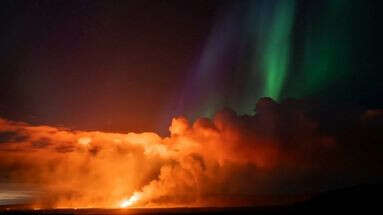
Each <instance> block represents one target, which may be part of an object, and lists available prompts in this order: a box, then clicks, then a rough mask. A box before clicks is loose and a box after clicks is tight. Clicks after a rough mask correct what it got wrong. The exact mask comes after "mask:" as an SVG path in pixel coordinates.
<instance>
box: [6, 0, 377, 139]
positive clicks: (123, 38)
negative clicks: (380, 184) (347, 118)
mask: <svg viewBox="0 0 383 215" xmlns="http://www.w3.org/2000/svg"><path fill="white" fill-rule="evenodd" d="M378 7H379V6H378V5H377V4H376V3H374V2H372V1H351V2H350V1H337V3H333V2H332V1H292V2H283V1H240V2H239V1H213V0H211V1H187V2H184V1H17V2H15V1H2V2H1V13H0V14H1V16H2V18H1V28H0V30H1V38H0V47H1V51H0V65H1V78H0V113H1V115H2V116H3V117H5V118H9V119H13V120H22V121H26V122H30V123H33V124H50V125H58V126H64V127H69V128H76V129H86V130H92V129H100V130H108V131H146V130H151V131H152V130H155V131H159V132H161V133H163V134H166V132H167V127H168V124H169V122H170V120H171V118H172V117H174V116H177V115H186V116H188V117H191V118H195V117H198V116H208V117H211V116H212V114H213V113H214V112H215V111H217V110H220V109H221V108H222V107H225V106H226V107H230V108H233V109H234V110H236V111H237V112H239V113H241V114H253V110H254V107H255V102H256V100H257V99H258V98H260V97H262V96H269V97H272V98H274V99H276V100H282V99H284V98H289V97H293V98H309V99H313V100H315V101H320V102H323V103H329V104H338V103H340V104H345V105H353V106H367V107H372V108H378V107H382V99H381V98H382V97H383V93H382V92H383V90H382V89H383V87H382V81H381V80H382V75H381V74H380V73H379V71H380V70H379V68H378V65H377V62H378V61H379V60H380V57H379V56H381V54H380V50H378V49H379V48H378V44H380V43H381V39H380V36H379V34H378V31H379V28H380V22H379V21H378V20H379V19H378V15H377V11H378Z"/></svg>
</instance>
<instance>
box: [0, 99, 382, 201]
mask: <svg viewBox="0 0 383 215" xmlns="http://www.w3.org/2000/svg"><path fill="white" fill-rule="evenodd" d="M255 111H256V114H255V115H253V116H238V115H237V114H236V113H235V112H233V111H231V110H227V109H226V110H222V111H220V112H218V113H216V114H215V116H214V117H213V119H207V118H200V119H197V120H196V121H195V122H194V123H190V122H188V120H187V119H186V118H185V117H178V118H174V119H173V120H172V123H171V126H170V128H169V130H170V136H169V137H165V138H162V137H160V136H158V135H157V134H155V133H140V134H137V133H128V134H120V133H105V132H98V131H92V132H89V131H73V130H67V129H64V128H55V127H50V126H31V125H29V124H25V123H18V122H12V121H7V120H5V119H0V180H1V181H0V182H1V183H0V185H1V186H2V187H0V198H1V196H2V195H3V196H4V195H6V194H7V192H8V194H10V193H12V192H11V191H6V189H5V188H7V187H9V186H10V185H11V184H13V185H14V184H22V185H23V186H26V187H28V186H29V187H30V189H29V190H28V189H26V188H25V189H26V190H25V192H24V194H28V195H30V201H32V202H33V203H34V204H35V205H37V206H39V207H120V206H124V207H125V206H177V205H189V206H190V205H196V206H197V205H210V206H217V205H228V204H230V205H244V204H257V203H262V204H263V203H267V201H266V200H265V199H267V198H266V197H268V196H274V197H276V196H284V195H295V196H297V195H301V194H305V193H315V192H318V191H320V190H323V189H331V188H333V187H337V186H338V185H339V184H341V185H351V184H355V183H364V182H371V179H381V178H382V171H381V170H382V167H381V166H380V165H379V164H380V163H382V158H381V157H382V156H381V155H382V144H381V143H382V139H383V138H382V134H380V133H379V132H380V131H381V130H380V129H381V128H382V116H383V114H382V111H380V110H369V111H367V112H362V111H335V110H330V109H324V108H323V107H320V108H318V107H317V106H314V105H309V104H307V103H304V102H302V101H296V100H287V101H284V102H282V103H281V104H278V103H276V102H274V101H273V100H271V99H269V98H263V99H260V100H259V101H258V102H257V106H256V110H255ZM319 116H320V117H319ZM32 191H33V192H32ZM18 192H21V191H18ZM261 197H262V198H261Z"/></svg>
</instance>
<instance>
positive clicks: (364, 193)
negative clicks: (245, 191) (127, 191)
mask: <svg viewBox="0 0 383 215" xmlns="http://www.w3.org/2000/svg"><path fill="white" fill-rule="evenodd" d="M382 197H383V185H363V186H356V187H352V188H346V189H342V190H336V191H331V192H326V193H322V194H319V195H317V196H316V197H313V198H312V199H310V200H308V201H305V202H302V203H296V204H291V205H286V206H267V207H226V208H150V209H149V208H145V209H144V208H141V209H139V208H132V209H76V210H73V209H47V210H27V209H15V208H13V209H12V208H9V207H8V209H7V206H1V207H0V214H1V215H3V214H4V215H8V214H9V215H16V214H20V215H23V214H25V215H29V214H46V215H49V214H60V215H65V214H80V215H81V214H84V215H90V214H95V215H107V214H111V215H112V214H121V215H122V214H149V215H150V214H160V215H161V214H164V215H165V214H211V215H213V214H260V215H262V214H330V213H331V214H332V213H340V214H348V213H352V214H354V213H357V214H382V212H383V209H382V206H383V198H382Z"/></svg>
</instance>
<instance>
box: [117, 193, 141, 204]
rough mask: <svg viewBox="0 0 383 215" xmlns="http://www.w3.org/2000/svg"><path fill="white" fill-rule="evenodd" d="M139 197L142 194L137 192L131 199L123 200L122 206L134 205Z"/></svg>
mask: <svg viewBox="0 0 383 215" xmlns="http://www.w3.org/2000/svg"><path fill="white" fill-rule="evenodd" d="M139 199H140V194H139V193H137V192H136V193H134V194H133V195H132V196H131V197H130V198H129V199H125V200H123V201H122V202H121V204H120V207H121V208H126V207H129V206H131V205H133V204H134V203H135V202H137V201H138V200H139Z"/></svg>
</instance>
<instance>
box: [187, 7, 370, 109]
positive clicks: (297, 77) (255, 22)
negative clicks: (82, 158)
mask: <svg viewBox="0 0 383 215" xmlns="http://www.w3.org/2000/svg"><path fill="white" fill-rule="evenodd" d="M368 7H369V5H367V4H363V3H360V2H357V1H353V2H352V3H350V1H335V2H334V1H318V2H315V3H314V2H303V1H294V0H291V1H290V0H289V1H278V0H276V1H261V0H260V1H247V2H244V1H241V2H236V3H231V4H230V7H227V8H224V9H222V10H223V11H225V12H223V13H222V14H224V15H222V16H218V18H216V24H215V27H214V28H213V31H212V32H211V34H210V37H209V39H208V42H207V45H206V46H205V48H204V50H203V54H202V55H201V57H200V64H198V66H197V67H194V68H193V78H191V79H189V81H190V82H192V83H193V84H194V85H193V86H191V87H189V89H188V91H190V92H193V93H192V95H190V96H186V97H185V98H183V100H185V101H195V102H194V103H193V102H189V103H188V105H185V104H183V105H184V106H189V109H191V110H190V111H189V112H188V113H189V114H191V115H190V116H198V115H201V114H202V115H205V116H211V114H212V113H214V111H216V110H219V109H220V108H222V106H227V107H230V108H233V109H234V110H236V111H238V112H239V113H242V114H252V113H253V109H254V105H255V101H256V100H257V99H258V98H259V97H261V96H268V97H272V98H273V99H276V100H279V101H281V100H283V99H286V98H313V99H315V98H317V97H320V98H321V99H325V100H326V98H324V96H325V97H327V96H328V97H327V99H329V100H331V101H333V99H330V98H332V97H333V96H338V102H350V101H349V100H350V98H349V97H347V96H346V95H345V94H344V91H342V92H341V93H337V91H338V89H335V90H334V89H332V88H333V87H334V83H337V84H339V83H341V84H342V86H344V85H345V84H347V85H358V83H355V80H353V77H355V76H362V77H363V76H368V75H369V74H371V73H374V72H373V71H371V68H369V69H370V71H368V70H366V69H368V66H369V63H368V61H364V62H361V59H365V58H366V56H363V55H364V54H366V53H369V52H371V51H370V49H371V47H369V45H368V44H369V43H370V42H369V38H367V37H366V34H370V33H369V31H371V30H370V29H367V27H366V26H365V25H366V24H367V23H368V22H369V20H370V19H372V18H371V17H369V16H368V15H367V14H366V13H368V10H369V8H368ZM350 14H360V15H361V16H358V17H356V16H351V15H350ZM362 44H364V45H366V44H367V46H363V45H362ZM353 60H357V61H359V62H360V64H358V65H357V67H355V66H353ZM358 70H364V74H361V73H360V71H358ZM223 77H224V78H223ZM228 77H229V78H228ZM225 78H226V80H225ZM350 80H351V81H350ZM195 82H197V83H198V84H195ZM355 90H356V89H355ZM363 90H365V89H363ZM200 91H203V92H204V93H200ZM323 93H324V94H325V95H323ZM190 106H192V107H193V108H190ZM189 109H186V110H189ZM196 110H197V112H195V111H196ZM181 112H182V111H181Z"/></svg>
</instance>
